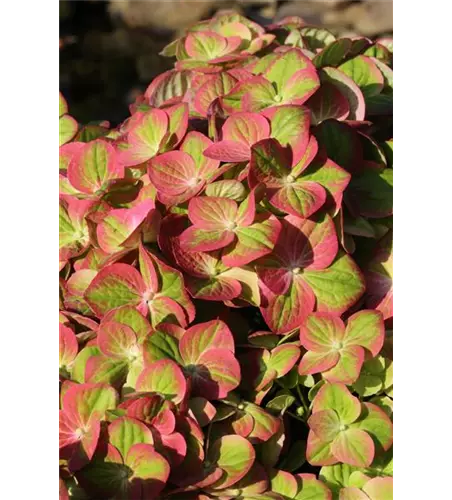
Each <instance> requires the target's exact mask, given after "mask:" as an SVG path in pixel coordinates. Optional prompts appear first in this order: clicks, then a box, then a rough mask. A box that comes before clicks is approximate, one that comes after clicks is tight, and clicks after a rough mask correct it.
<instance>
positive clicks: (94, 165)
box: [67, 139, 124, 194]
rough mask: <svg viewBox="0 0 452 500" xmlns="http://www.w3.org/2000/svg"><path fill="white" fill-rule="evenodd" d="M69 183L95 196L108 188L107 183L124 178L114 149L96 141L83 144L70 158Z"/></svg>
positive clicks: (101, 141) (108, 144)
mask: <svg viewBox="0 0 452 500" xmlns="http://www.w3.org/2000/svg"><path fill="white" fill-rule="evenodd" d="M67 176H68V179H69V182H70V183H71V184H72V186H74V187H75V188H76V189H78V190H79V191H81V192H82V193H86V194H95V193H97V192H98V191H103V190H105V189H106V188H107V187H108V183H109V181H111V180H113V179H121V178H122V177H124V168H123V166H122V165H120V164H119V162H118V158H117V153H116V151H115V149H114V147H113V146H112V145H111V144H110V143H108V142H106V141H104V140H102V139H97V140H95V141H92V142H88V143H86V144H84V146H83V147H82V148H79V149H78V150H77V151H76V152H75V153H74V155H73V156H72V159H71V161H70V162H69V165H68V169H67Z"/></svg>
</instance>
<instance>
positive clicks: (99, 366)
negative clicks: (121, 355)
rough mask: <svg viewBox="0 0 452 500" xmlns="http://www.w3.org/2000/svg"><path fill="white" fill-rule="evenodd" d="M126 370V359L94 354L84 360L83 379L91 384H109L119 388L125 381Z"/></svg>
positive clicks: (127, 365)
mask: <svg viewBox="0 0 452 500" xmlns="http://www.w3.org/2000/svg"><path fill="white" fill-rule="evenodd" d="M128 371H129V364H128V362H127V361H126V360H124V359H114V358H108V357H106V356H104V355H103V354H95V355H94V356H89V358H88V359H87V360H86V366H85V376H84V380H85V382H89V383H92V384H98V383H102V384H110V385H111V386H113V387H115V388H117V389H120V388H121V386H122V385H123V384H124V382H125V381H126V378H127V374H128Z"/></svg>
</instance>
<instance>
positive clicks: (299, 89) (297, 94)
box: [279, 67, 320, 105]
mask: <svg viewBox="0 0 452 500" xmlns="http://www.w3.org/2000/svg"><path fill="white" fill-rule="evenodd" d="M319 87H320V81H319V77H318V76H317V71H316V70H315V69H314V67H308V68H305V69H300V70H299V71H297V72H296V73H295V74H294V75H293V76H292V77H291V78H290V79H289V80H288V81H287V83H286V84H285V85H284V87H282V88H281V90H280V91H279V92H280V94H279V95H280V96H281V100H282V102H284V103H286V104H298V105H300V104H303V103H305V102H306V101H307V100H308V99H309V98H310V97H311V96H312V94H314V93H315V92H316V90H317V89H318V88H319Z"/></svg>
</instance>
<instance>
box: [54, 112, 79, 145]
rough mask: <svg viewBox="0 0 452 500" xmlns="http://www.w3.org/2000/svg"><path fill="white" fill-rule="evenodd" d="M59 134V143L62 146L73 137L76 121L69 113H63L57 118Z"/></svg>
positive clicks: (76, 128) (75, 130)
mask: <svg viewBox="0 0 452 500" xmlns="http://www.w3.org/2000/svg"><path fill="white" fill-rule="evenodd" d="M59 127H60V135H59V139H60V142H59V145H60V146H62V145H63V144H66V143H67V142H69V141H70V140H71V139H73V138H74V137H75V134H76V133H77V130H78V123H77V120H76V119H75V118H73V117H72V116H69V115H63V116H61V117H60V120H59Z"/></svg>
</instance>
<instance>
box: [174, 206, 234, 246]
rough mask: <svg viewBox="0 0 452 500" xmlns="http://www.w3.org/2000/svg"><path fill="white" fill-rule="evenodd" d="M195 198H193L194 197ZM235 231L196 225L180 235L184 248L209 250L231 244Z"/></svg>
mask: <svg viewBox="0 0 452 500" xmlns="http://www.w3.org/2000/svg"><path fill="white" fill-rule="evenodd" d="M192 200H193V198H192ZM234 240H235V233H234V232H233V231H227V230H225V229H215V230H212V229H199V228H197V227H196V226H192V227H189V228H188V229H186V230H185V231H184V232H183V233H182V235H181V237H180V245H181V248H182V250H184V251H186V252H209V251H212V250H218V249H220V248H224V247H226V246H228V245H229V244H231V243H232V242H233V241H234Z"/></svg>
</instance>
